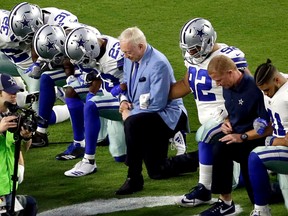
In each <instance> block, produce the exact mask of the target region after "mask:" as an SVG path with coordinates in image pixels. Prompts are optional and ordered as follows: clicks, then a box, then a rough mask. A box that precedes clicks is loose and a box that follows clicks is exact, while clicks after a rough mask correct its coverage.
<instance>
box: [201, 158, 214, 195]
mask: <svg viewBox="0 0 288 216" xmlns="http://www.w3.org/2000/svg"><path fill="white" fill-rule="evenodd" d="M199 183H201V184H203V185H204V186H205V188H206V189H207V190H211V183H212V165H204V164H201V163H199Z"/></svg>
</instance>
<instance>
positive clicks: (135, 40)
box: [118, 26, 147, 45]
mask: <svg viewBox="0 0 288 216" xmlns="http://www.w3.org/2000/svg"><path fill="white" fill-rule="evenodd" d="M118 39H119V41H120V42H121V41H125V42H129V43H132V44H133V45H138V44H147V41H146V37H145V35H144V33H143V32H142V31H141V30H140V29H139V28H138V27H136V26H135V27H131V28H127V29H125V30H124V31H123V32H122V33H121V34H120V36H119V38H118Z"/></svg>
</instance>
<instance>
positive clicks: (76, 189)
mask: <svg viewBox="0 0 288 216" xmlns="http://www.w3.org/2000/svg"><path fill="white" fill-rule="evenodd" d="M20 2H21V1H15V0H9V1H1V3H0V8H2V9H7V10H10V9H11V8H12V7H13V6H14V5H15V4H16V3H20ZM30 2H31V3H37V4H38V5H39V6H40V7H58V8H62V9H66V10H68V11H71V12H73V13H74V14H75V15H77V16H78V18H79V21H80V22H83V23H86V24H89V25H92V26H95V27H97V28H98V29H99V30H100V31H101V32H102V33H104V34H108V35H111V36H115V37H118V35H119V34H120V33H121V31H122V30H124V29H125V28H127V27H131V26H138V27H139V28H140V29H142V30H143V32H144V33H145V34H146V37H147V40H148V42H149V43H150V44H151V45H152V46H154V47H155V48H157V49H158V50H160V51H162V52H163V53H164V54H166V56H167V57H168V59H169V60H170V62H171V64H172V66H173V68H174V71H175V76H176V79H177V80H179V79H181V78H182V77H183V75H184V73H185V72H186V70H185V67H184V64H183V59H182V56H181V51H180V49H179V31H180V29H181V27H182V25H183V24H184V23H185V22H186V21H188V20H189V19H191V18H195V17H204V18H206V19H209V20H210V21H211V23H212V24H213V26H214V28H215V30H216V31H217V34H218V38H217V41H218V42H222V43H227V44H229V45H234V46H237V47H238V48H240V49H241V50H242V51H244V52H245V54H246V58H247V60H248V63H249V68H250V70H251V72H252V73H253V72H254V70H255V69H256V67H257V66H258V65H259V64H261V63H263V62H265V61H266V59H267V58H270V59H272V62H273V63H274V64H275V65H276V66H277V67H278V69H279V70H280V71H283V72H285V71H286V64H287V63H286V52H287V50H288V44H287V33H288V31H287V26H288V13H287V9H288V1H285V0H277V1H276V0H274V1H267V0H257V1H249V0H242V1H233V0H216V1H204V0H202V1H199V0H194V1H187V0H174V1H173V0H171V1H169V0H158V1H153V0H134V1H132V0H119V1H112V0H102V1H92V0H82V1H77V0H75V1H68V0H58V1H54V0H50V1H48V0H38V1H30ZM184 102H185V106H186V108H187V109H188V112H189V120H190V127H191V130H192V131H195V130H197V128H198V127H199V122H198V120H197V111H196V109H195V103H194V100H193V97H192V96H187V97H185V98H184ZM49 133H50V136H49V139H50V142H52V144H50V146H49V147H47V148H41V149H31V150H30V151H28V152H26V153H25V160H26V163H25V167H26V168H25V181H24V183H23V184H22V185H20V188H19V191H18V193H19V194H30V195H33V196H34V197H35V198H36V199H37V201H38V205H39V212H42V211H45V210H48V209H52V208H56V207H60V206H65V205H71V204H75V203H81V202H85V201H90V200H94V199H109V198H115V195H114V192H115V190H117V189H118V188H119V187H120V186H121V185H122V183H123V182H124V180H125V178H126V171H127V168H126V167H125V165H124V164H122V163H116V162H114V160H113V158H112V157H111V156H110V154H109V151H108V148H107V147H98V148H97V158H96V160H97V166H98V172H97V173H96V174H93V175H89V176H85V177H82V178H77V179H72V178H67V177H65V176H64V174H63V173H64V171H66V170H68V169H70V168H72V166H73V165H74V164H75V163H76V162H77V161H78V160H77V161H57V160H55V159H54V158H55V155H56V154H58V153H60V152H61V151H63V150H64V149H65V148H66V146H67V145H66V144H59V143H61V142H66V141H71V140H72V129H71V124H70V122H65V123H61V124H58V125H54V126H51V127H50V128H49ZM194 136H195V134H194V133H191V134H189V135H188V150H195V149H197V145H196V142H195V141H194ZM57 143H58V144H57ZM170 154H171V155H173V154H175V151H170ZM144 177H145V188H144V190H143V191H141V192H139V193H136V194H133V195H130V196H124V197H138V196H141V197H142V196H165V195H182V194H184V193H186V192H188V190H189V189H190V188H192V187H193V186H195V184H196V183H197V181H198V173H197V172H196V173H191V174H186V175H183V176H179V177H175V178H171V179H168V180H161V181H159V180H158V181H156V180H151V179H149V178H148V177H147V174H146V173H145V171H144ZM233 196H234V201H235V203H237V204H240V205H241V207H242V208H243V210H244V211H243V212H242V213H241V214H240V215H249V213H250V211H251V210H252V208H253V206H252V205H251V204H250V202H249V200H248V197H247V195H246V192H245V190H244V189H237V190H236V191H234V193H233ZM215 197H216V196H215ZM118 198H119V197H118ZM121 198H122V197H121ZM205 208H207V206H203V207H197V208H194V209H187V208H179V207H177V206H175V205H171V206H163V207H155V208H143V209H139V210H133V211H123V212H116V213H110V214H105V215H117V216H118V215H128V216H129V215H131V216H132V215H133V216H135V215H137V216H142V215H158V216H162V215H163V216H164V215H165V216H170V215H171V216H172V215H173V216H175V215H176V216H178V215H179V216H180V215H194V214H198V213H199V212H201V211H202V210H204V209H205ZM271 208H272V211H273V215H278V216H282V215H283V216H284V215H287V211H286V209H285V207H284V204H283V203H280V204H277V205H276V204H275V205H272V206H271Z"/></svg>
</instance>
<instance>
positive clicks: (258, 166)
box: [248, 152, 271, 205]
mask: <svg viewBox="0 0 288 216" xmlns="http://www.w3.org/2000/svg"><path fill="white" fill-rule="evenodd" d="M248 164H249V167H248V169H249V177H250V181H251V185H252V188H253V194H254V201H255V204H256V205H267V204H268V203H269V197H270V193H271V186H270V180H269V175H268V173H267V168H266V167H265V166H264V164H263V163H262V161H261V159H260V158H259V156H258V155H257V154H256V153H255V152H251V153H250V155H249V161H248Z"/></svg>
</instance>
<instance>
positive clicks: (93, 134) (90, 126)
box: [84, 101, 100, 155]
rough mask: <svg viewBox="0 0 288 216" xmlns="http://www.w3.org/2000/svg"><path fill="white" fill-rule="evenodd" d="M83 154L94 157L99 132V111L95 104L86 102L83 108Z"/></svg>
mask: <svg viewBox="0 0 288 216" xmlns="http://www.w3.org/2000/svg"><path fill="white" fill-rule="evenodd" d="M84 119H85V154H90V155H94V154H95V152H96V146H97V139H98V134H99V131H100V118H99V111H98V108H97V106H96V104H95V103H94V102H92V101H88V102H87V103H86V104H85V106H84Z"/></svg>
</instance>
